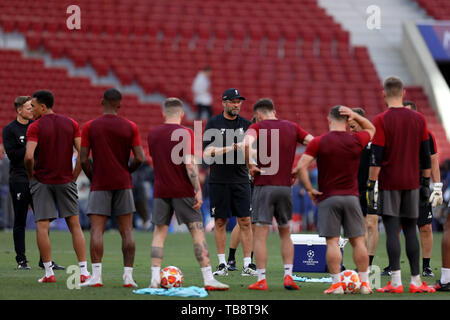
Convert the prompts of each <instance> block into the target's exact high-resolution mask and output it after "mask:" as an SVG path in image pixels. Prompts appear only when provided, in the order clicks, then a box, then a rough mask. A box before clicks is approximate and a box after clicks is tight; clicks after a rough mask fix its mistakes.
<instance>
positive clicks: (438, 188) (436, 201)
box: [429, 182, 444, 208]
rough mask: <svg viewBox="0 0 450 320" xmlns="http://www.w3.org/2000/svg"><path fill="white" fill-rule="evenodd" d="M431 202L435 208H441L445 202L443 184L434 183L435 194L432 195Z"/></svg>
mask: <svg viewBox="0 0 450 320" xmlns="http://www.w3.org/2000/svg"><path fill="white" fill-rule="evenodd" d="M429 201H430V203H431V206H432V207H433V208H434V207H437V206H440V205H441V204H442V202H444V199H443V198H442V182H435V183H434V185H433V192H432V193H431V196H430V200H429Z"/></svg>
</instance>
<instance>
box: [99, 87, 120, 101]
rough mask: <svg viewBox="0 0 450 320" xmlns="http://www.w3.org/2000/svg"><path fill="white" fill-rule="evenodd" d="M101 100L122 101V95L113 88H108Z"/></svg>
mask: <svg viewBox="0 0 450 320" xmlns="http://www.w3.org/2000/svg"><path fill="white" fill-rule="evenodd" d="M103 99H105V100H106V101H120V100H122V94H121V93H120V91H119V90H117V89H115V88H110V89H107V90H106V91H105V93H104V94H103Z"/></svg>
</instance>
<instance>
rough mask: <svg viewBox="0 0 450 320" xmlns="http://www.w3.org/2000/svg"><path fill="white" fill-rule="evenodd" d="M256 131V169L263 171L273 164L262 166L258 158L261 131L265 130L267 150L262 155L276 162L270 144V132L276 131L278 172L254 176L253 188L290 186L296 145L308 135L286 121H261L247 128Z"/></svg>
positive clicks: (300, 128)
mask: <svg viewBox="0 0 450 320" xmlns="http://www.w3.org/2000/svg"><path fill="white" fill-rule="evenodd" d="M250 129H253V130H255V131H256V138H257V139H258V158H257V159H258V162H257V163H258V165H257V166H258V168H261V169H264V168H265V167H270V166H273V164H270V163H269V164H262V163H261V159H260V157H259V152H260V151H261V150H262V149H261V139H260V137H261V135H260V132H261V130H267V131H266V132H267V135H266V137H267V139H266V140H267V150H268V151H266V150H263V155H265V156H268V157H271V158H272V161H277V160H276V159H273V158H274V157H272V152H271V150H272V144H271V141H272V140H271V132H272V131H271V130H278V136H279V141H278V172H277V173H276V174H274V175H262V174H258V175H256V176H255V181H254V184H255V186H263V185H266V186H267V185H270V186H290V185H292V183H293V179H292V175H291V172H292V163H293V162H294V158H295V150H296V147H297V143H303V140H304V139H305V137H306V136H307V135H308V134H309V133H308V132H306V131H305V130H303V128H302V127H300V126H299V125H298V124H296V123H294V122H291V121H287V120H278V119H276V120H275V119H274V120H263V121H260V122H258V123H254V124H252V125H251V126H250V127H249V130H250ZM247 134H251V131H247Z"/></svg>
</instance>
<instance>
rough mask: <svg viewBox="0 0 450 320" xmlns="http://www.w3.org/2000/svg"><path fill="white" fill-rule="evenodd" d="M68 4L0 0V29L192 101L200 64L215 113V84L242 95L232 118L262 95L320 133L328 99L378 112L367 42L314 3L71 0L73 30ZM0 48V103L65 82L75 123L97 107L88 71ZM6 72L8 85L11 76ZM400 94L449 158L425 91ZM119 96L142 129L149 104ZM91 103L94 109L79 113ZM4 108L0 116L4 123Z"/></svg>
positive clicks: (147, 123)
mask: <svg viewBox="0 0 450 320" xmlns="http://www.w3.org/2000/svg"><path fill="white" fill-rule="evenodd" d="M417 1H418V2H419V3H420V4H421V5H422V6H424V8H425V7H426V8H428V9H427V10H434V8H435V7H436V6H437V5H435V4H439V6H441V9H440V11H441V12H442V14H444V12H445V11H446V10H444V9H442V8H443V7H445V8H447V7H448V8H450V5H449V6H447V2H448V1H445V0H444V1H442V0H432V1H428V0H426V1H423V0H417ZM69 5H70V3H68V2H66V1H60V0H47V1H43V0H36V1H28V0H2V1H1V2H0V26H1V27H2V29H3V31H4V32H13V31H17V32H20V33H22V34H24V35H25V37H26V43H27V46H28V50H32V51H34V50H42V49H43V50H45V51H47V52H49V53H50V54H51V55H52V57H53V58H55V59H56V58H62V57H66V58H69V59H71V60H72V61H73V63H74V65H75V66H76V67H84V66H87V65H89V66H91V67H92V68H93V69H94V70H95V71H96V72H97V74H98V75H99V76H106V75H108V74H109V73H110V72H112V73H113V74H114V75H115V76H117V78H118V79H119V80H120V81H121V83H122V84H123V85H128V84H132V83H134V82H136V83H137V84H138V85H140V86H141V87H142V88H143V90H144V92H145V93H147V94H150V93H158V92H159V93H161V94H163V95H165V96H177V97H180V98H182V99H184V100H185V101H187V102H188V103H190V104H193V98H192V93H191V89H190V88H191V83H192V80H193V78H194V77H195V74H196V73H197V72H198V70H199V69H201V68H202V67H204V66H205V65H210V66H211V67H212V70H213V76H212V93H213V96H214V112H215V113H218V112H220V110H221V108H222V106H221V103H220V95H221V93H222V92H223V90H224V89H226V88H228V87H237V88H239V89H240V90H241V92H242V93H243V95H245V96H246V97H247V98H248V99H247V101H246V102H245V104H244V106H243V110H242V115H244V116H247V117H251V106H252V104H253V103H254V102H255V101H256V100H257V99H258V98H260V97H263V96H267V97H270V98H272V99H273V100H274V101H275V104H276V108H277V110H278V113H279V114H280V116H282V117H284V118H286V119H290V120H293V121H296V122H298V123H300V124H301V125H302V126H304V127H305V128H306V129H307V130H309V131H310V132H311V133H312V134H314V135H318V134H322V133H324V132H325V131H327V121H326V113H327V111H328V109H329V108H330V107H331V106H333V105H337V104H347V105H349V106H351V107H364V108H365V109H366V111H367V114H368V117H369V118H373V116H375V115H376V114H377V113H379V112H381V111H382V110H384V108H385V105H384V101H383V99H382V95H381V90H382V88H381V82H380V79H379V77H378V75H377V72H376V70H375V67H374V64H373V63H372V61H371V58H370V55H369V53H368V51H367V48H365V47H360V46H356V47H352V46H351V45H350V41H349V32H348V31H346V30H343V29H342V27H341V25H339V24H338V23H336V22H335V21H334V20H333V18H332V17H331V16H329V15H328V14H327V13H326V11H325V10H324V9H323V8H321V7H320V6H319V5H318V3H317V0H272V1H270V0H257V1H255V0H239V1H238V0H230V1H220V0H209V1H207V2H205V1H200V0H190V1H183V0H171V1H166V0H136V1H133V3H129V2H123V1H111V0H98V1H89V0H79V1H77V5H78V6H79V7H80V8H81V14H82V17H81V30H72V31H71V30H67V28H66V26H65V21H61V15H64V14H65V12H66V8H67V6H69ZM230 8H240V9H239V10H231V9H230ZM449 10H450V9H449ZM30 12H33V15H32V16H31V17H30ZM43 17H45V18H43ZM67 17H68V15H67ZM218 17H220V19H219V18H218ZM1 54H2V55H7V56H11V59H9V60H3V59H0V70H1V71H0V73H1V74H2V76H1V77H0V79H1V80H0V81H3V82H2V83H5V85H4V86H2V89H3V88H5V90H2V91H1V92H0V101H2V104H1V105H2V106H7V105H9V104H10V103H11V101H12V99H13V98H14V96H15V95H18V94H26V93H27V94H29V93H31V92H32V91H34V90H35V89H38V88H42V87H48V88H51V89H52V90H54V92H55V94H56V96H57V105H58V101H60V100H61V101H67V103H70V102H69V101H74V99H75V98H74V96H77V95H76V94H74V90H72V89H73V88H78V90H82V94H80V95H79V97H82V98H77V99H76V101H77V109H78V108H80V111H77V112H73V109H71V108H67V109H64V106H66V105H67V106H68V104H66V103H61V107H62V108H63V109H62V110H61V111H62V112H63V113H64V112H66V111H67V112H70V114H73V115H74V118H75V119H77V120H79V121H81V122H83V121H85V120H87V119H89V117H91V116H95V114H97V113H99V112H100V111H101V110H99V103H98V101H99V99H100V97H101V90H102V88H101V87H96V86H93V85H91V84H90V82H89V81H87V79H80V78H72V77H69V76H68V75H67V74H66V73H63V71H64V70H60V69H53V68H46V67H44V66H43V64H42V63H41V64H40V65H39V66H38V63H39V62H38V61H34V60H33V62H30V60H28V59H23V58H22V57H21V56H20V54H19V53H18V52H14V53H11V52H10V51H5V52H1ZM7 61H9V62H7ZM5 64H11V65H21V64H26V65H29V64H30V65H31V64H33V65H36V68H38V69H37V71H39V72H42V73H45V74H46V77H45V79H46V80H45V81H43V80H42V79H41V81H39V82H37V81H34V80H32V79H33V78H35V73H34V74H33V75H30V76H29V77H26V76H25V74H24V73H22V68H20V69H18V70H21V72H20V73H19V71H16V69H15V68H14V67H12V68H7V69H4V68H3V65H5ZM5 70H9V71H8V72H5ZM55 70H57V72H56V71H55ZM16 73H17V75H16ZM19 74H20V77H19ZM11 75H12V76H13V78H14V77H16V78H17V81H15V82H12V81H10V79H11ZM56 77H58V80H57V79H56ZM19 78H20V79H22V81H19V80H18V79H19ZM25 79H26V80H25ZM7 80H8V81H7ZM12 83H15V85H14V86H13V85H12ZM81 84H82V85H81ZM21 92H22V93H21ZM408 94H410V95H411V96H412V98H411V99H413V100H415V101H417V102H419V101H420V103H418V105H419V108H420V111H421V112H423V113H424V114H425V115H426V117H427V120H428V122H429V123H430V128H433V130H434V131H436V132H435V134H436V136H437V138H438V144H439V145H438V147H439V148H440V150H442V153H443V155H445V157H450V150H449V147H448V146H449V144H448V141H447V140H446V139H445V134H444V132H443V129H442V126H441V125H440V124H439V122H438V121H437V118H436V116H435V115H434V113H433V112H432V109H431V107H430V106H429V103H428V100H427V97H426V96H425V95H424V93H423V91H421V90H420V88H409V89H408ZM127 99H129V101H130V102H129V103H127V104H124V105H126V106H129V109H127V108H124V109H123V111H124V112H126V114H127V116H128V111H125V110H130V111H129V114H130V117H131V118H132V119H136V122H137V123H138V125H139V124H141V125H142V128H141V130H142V133H143V134H144V133H145V132H146V130H148V128H150V127H151V126H152V125H155V124H156V123H157V121H160V120H161V117H160V111H159V110H158V109H157V108H156V106H153V105H147V104H142V103H139V101H138V100H137V98H136V97H133V96H132V95H130V96H128V95H127ZM70 105H72V106H73V105H74V104H73V102H72V103H70ZM86 106H90V107H86ZM158 108H159V106H158ZM92 109H95V110H97V111H96V113H91V112H90V111H89V112H87V110H92ZM7 110H8V109H7ZM143 110H144V112H142V111H143ZM155 112H156V114H155ZM12 113H13V112H10V111H8V112H7V113H5V114H8V117H7V118H8V119H10V118H11V116H13V114H12ZM138 114H139V116H137V115H138ZM133 117H135V118H133ZM186 123H191V121H186ZM2 124H3V123H2ZM443 158H444V157H442V159H443Z"/></svg>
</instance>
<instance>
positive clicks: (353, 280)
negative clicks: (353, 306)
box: [341, 270, 361, 293]
mask: <svg viewBox="0 0 450 320" xmlns="http://www.w3.org/2000/svg"><path fill="white" fill-rule="evenodd" d="M341 282H342V283H343V284H344V286H343V287H344V292H345V293H357V292H358V290H359V287H360V286H361V279H360V278H359V275H358V273H357V272H356V271H353V270H344V271H342V272H341Z"/></svg>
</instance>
